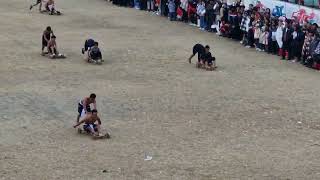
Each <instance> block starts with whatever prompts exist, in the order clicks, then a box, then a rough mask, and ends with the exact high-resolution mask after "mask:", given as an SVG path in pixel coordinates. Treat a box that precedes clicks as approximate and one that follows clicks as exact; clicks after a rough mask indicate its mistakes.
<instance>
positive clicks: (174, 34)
mask: <svg viewBox="0 0 320 180" xmlns="http://www.w3.org/2000/svg"><path fill="white" fill-rule="evenodd" d="M29 2H30V1H25V0H9V1H8V0H1V1H0V22H1V25H0V41H1V43H0V49H1V54H2V56H1V58H0V72H1V76H0V84H1V86H0V127H1V128H0V179H3V180H11V179H18V180H24V179H28V180H29V179H30V180H46V179H61V180H66V179H85V180H92V179H98V180H100V179H101V180H105V179H120V180H122V179H128V180H131V179H137V180H140V179H147V180H150V179H159V180H211V179H241V180H242V179H243V180H250V179H257V180H287V179H290V180H293V179H302V180H305V179H319V178H320V139H319V135H320V122H319V117H320V116H319V108H320V95H319V91H320V83H319V82H320V73H319V72H317V71H313V70H309V69H306V68H304V67H302V66H301V65H298V64H295V63H288V62H285V61H279V60H278V59H279V58H278V57H276V56H270V55H266V54H264V53H257V52H255V51H254V50H252V49H245V48H243V47H242V46H240V44H239V43H236V42H233V41H231V40H228V39H224V38H220V37H217V36H216V35H214V34H211V33H204V32H200V31H199V30H198V29H197V28H192V27H190V26H188V25H186V24H183V23H174V22H170V21H168V20H167V19H166V18H163V17H159V16H154V15H152V14H149V13H147V12H143V11H137V10H134V9H128V8H119V7H115V6H112V5H111V4H110V3H108V2H106V1H104V0H66V1H62V0H57V1H56V3H57V7H58V8H59V9H60V10H61V11H62V12H63V13H65V14H64V15H63V16H60V17H59V16H48V15H44V14H39V13H38V12H37V9H36V8H35V9H34V10H33V11H32V12H29V10H28V7H29ZM48 25H51V26H52V28H53V30H54V32H55V34H56V36H57V42H58V46H59V48H60V50H61V52H63V53H65V54H67V56H68V58H67V59H65V60H49V59H47V58H45V57H42V56H40V48H41V34H42V32H43V30H44V29H45V27H46V26H48ZM88 37H93V38H94V39H96V40H98V41H99V43H100V48H101V49H102V50H103V56H104V59H105V60H106V62H105V64H103V65H101V66H96V65H89V64H87V63H85V62H84V60H83V57H82V55H81V53H80V48H81V47H82V45H83V43H84V40H85V39H86V38H88ZM199 42H200V43H203V44H209V45H210V46H211V49H212V52H213V54H215V56H216V57H217V63H218V66H219V69H218V70H217V71H214V72H207V71H202V70H199V69H196V68H195V65H194V64H193V65H190V64H188V63H187V58H188V56H189V55H190V53H191V50H192V46H193V45H194V44H195V43H199ZM194 61H195V59H194ZM92 92H95V93H96V94H97V96H98V97H97V102H98V110H99V114H100V116H101V117H102V121H103V127H104V128H106V129H107V130H109V131H110V132H111V135H112V138H111V139H110V140H92V139H91V138H89V137H88V136H85V135H80V134H77V132H76V130H75V129H73V127H72V125H73V124H74V122H75V120H76V115H77V102H78V100H79V99H80V98H82V97H84V96H88V95H89V94H90V93H92ZM300 122H301V123H300ZM145 154H147V155H150V156H152V157H153V159H152V160H151V161H144V156H145ZM103 170H105V171H104V172H103Z"/></svg>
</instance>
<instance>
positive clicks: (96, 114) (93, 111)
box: [91, 109, 98, 117]
mask: <svg viewBox="0 0 320 180" xmlns="http://www.w3.org/2000/svg"><path fill="white" fill-rule="evenodd" d="M91 114H92V115H93V116H95V117H97V116H98V111H97V110H96V109H93V110H92V111H91Z"/></svg>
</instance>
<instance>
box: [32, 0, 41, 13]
mask: <svg viewBox="0 0 320 180" xmlns="http://www.w3.org/2000/svg"><path fill="white" fill-rule="evenodd" d="M37 5H39V11H40V12H41V7H42V0H37V3H35V4H31V5H30V11H31V9H32V8H33V7H35V6H37Z"/></svg>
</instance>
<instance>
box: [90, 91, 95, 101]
mask: <svg viewBox="0 0 320 180" xmlns="http://www.w3.org/2000/svg"><path fill="white" fill-rule="evenodd" d="M96 97H97V96H96V94H94V93H92V94H90V99H91V101H94V100H95V99H96Z"/></svg>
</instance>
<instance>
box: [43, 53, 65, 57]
mask: <svg viewBox="0 0 320 180" xmlns="http://www.w3.org/2000/svg"><path fill="white" fill-rule="evenodd" d="M42 55H43V56H46V57H47V58H50V59H65V58H66V56H65V55H64V54H60V53H59V54H56V55H51V54H49V53H48V52H46V53H44V54H42Z"/></svg>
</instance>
